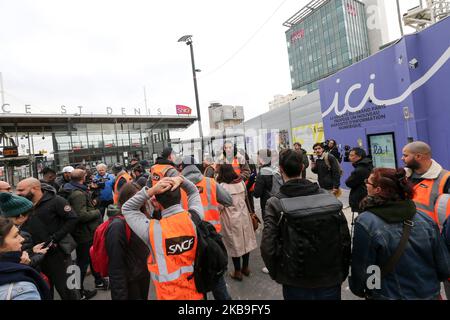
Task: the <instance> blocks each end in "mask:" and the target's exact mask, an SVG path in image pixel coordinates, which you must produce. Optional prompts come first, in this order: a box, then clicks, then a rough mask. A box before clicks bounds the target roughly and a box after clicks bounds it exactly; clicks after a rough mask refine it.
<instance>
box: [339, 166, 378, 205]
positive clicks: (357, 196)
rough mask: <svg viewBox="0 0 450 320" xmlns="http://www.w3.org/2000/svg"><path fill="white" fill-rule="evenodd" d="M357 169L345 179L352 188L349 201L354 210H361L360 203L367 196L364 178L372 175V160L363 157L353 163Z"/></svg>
mask: <svg viewBox="0 0 450 320" xmlns="http://www.w3.org/2000/svg"><path fill="white" fill-rule="evenodd" d="M353 167H354V168H355V170H354V171H353V172H352V173H351V175H350V176H349V177H348V178H347V180H346V181H345V184H346V185H347V187H349V188H350V189H351V190H350V197H349V203H350V207H351V208H352V211H353V212H361V209H359V203H360V202H361V200H362V199H364V198H365V197H366V196H367V188H366V184H365V183H364V180H365V179H367V178H368V177H369V176H370V173H371V172H372V170H373V164H372V160H371V159H369V158H363V159H361V160H359V161H358V162H355V163H353Z"/></svg>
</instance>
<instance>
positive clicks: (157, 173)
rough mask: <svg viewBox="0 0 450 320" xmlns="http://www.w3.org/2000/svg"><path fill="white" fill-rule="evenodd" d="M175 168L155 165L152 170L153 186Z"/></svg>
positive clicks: (167, 165)
mask: <svg viewBox="0 0 450 320" xmlns="http://www.w3.org/2000/svg"><path fill="white" fill-rule="evenodd" d="M171 168H173V166H171V165H170V164H155V165H153V166H152V167H151V169H150V178H151V180H152V185H153V184H155V183H157V182H158V181H159V180H161V179H162V178H164V177H165V176H166V173H167V171H169V169H171Z"/></svg>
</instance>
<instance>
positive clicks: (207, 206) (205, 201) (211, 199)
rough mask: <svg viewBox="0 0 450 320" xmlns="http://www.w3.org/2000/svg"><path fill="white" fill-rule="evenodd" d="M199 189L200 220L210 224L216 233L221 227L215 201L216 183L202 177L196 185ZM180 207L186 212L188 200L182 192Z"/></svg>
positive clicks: (217, 205) (217, 203)
mask: <svg viewBox="0 0 450 320" xmlns="http://www.w3.org/2000/svg"><path fill="white" fill-rule="evenodd" d="M196 186H197V188H198V189H199V193H200V199H201V200H202V206H203V214H204V216H203V217H202V219H203V220H204V221H207V222H209V223H211V224H212V225H213V226H214V227H215V228H216V231H217V232H220V230H221V229H222V226H221V224H220V212H219V202H218V201H217V194H216V192H217V186H216V181H215V180H214V179H212V178H208V177H203V179H202V180H200V181H199V182H197V183H196ZM181 205H182V206H183V208H184V209H185V210H188V209H189V208H188V198H187V194H186V192H185V191H184V190H182V191H181Z"/></svg>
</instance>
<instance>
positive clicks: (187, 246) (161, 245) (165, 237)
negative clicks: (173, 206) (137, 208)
mask: <svg viewBox="0 0 450 320" xmlns="http://www.w3.org/2000/svg"><path fill="white" fill-rule="evenodd" d="M149 238H150V244H151V253H150V255H149V257H148V260H147V267H148V271H150V274H151V278H152V281H153V284H154V285H155V289H156V298H157V299H158V300H201V299H203V294H201V293H199V292H197V289H196V287H195V281H194V278H193V277H192V274H193V272H194V261H195V252H196V250H197V232H196V228H195V224H194V222H193V221H192V220H191V218H190V215H189V213H188V212H186V211H183V212H180V213H177V214H173V215H171V216H168V217H163V218H162V219H161V220H156V219H152V220H151V221H150V227H149Z"/></svg>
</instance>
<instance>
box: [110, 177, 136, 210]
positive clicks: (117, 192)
mask: <svg viewBox="0 0 450 320" xmlns="http://www.w3.org/2000/svg"><path fill="white" fill-rule="evenodd" d="M121 178H125V180H127V182H130V181H133V178H132V177H131V176H130V175H129V174H128V172H125V173H123V174H121V175H120V176H118V177H117V179H116V182H114V189H113V190H114V196H113V200H114V204H117V203H118V202H119V190H118V186H119V180H120V179H121Z"/></svg>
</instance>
